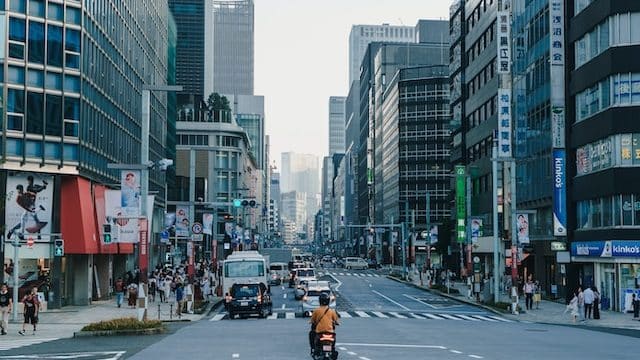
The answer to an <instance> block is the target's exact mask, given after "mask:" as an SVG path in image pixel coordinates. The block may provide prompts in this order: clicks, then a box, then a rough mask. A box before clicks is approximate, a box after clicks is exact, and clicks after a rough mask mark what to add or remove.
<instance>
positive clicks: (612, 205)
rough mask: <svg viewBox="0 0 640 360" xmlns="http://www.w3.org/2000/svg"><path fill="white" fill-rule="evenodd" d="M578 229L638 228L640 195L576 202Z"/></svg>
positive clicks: (639, 222)
mask: <svg viewBox="0 0 640 360" xmlns="http://www.w3.org/2000/svg"><path fill="white" fill-rule="evenodd" d="M577 216H578V227H577V228H578V229H579V230H580V229H582V230H584V229H596V228H613V227H634V228H640V194H616V195H613V196H607V197H603V198H597V199H591V200H584V201H578V204H577Z"/></svg>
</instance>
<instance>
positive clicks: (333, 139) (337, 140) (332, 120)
mask: <svg viewBox="0 0 640 360" xmlns="http://www.w3.org/2000/svg"><path fill="white" fill-rule="evenodd" d="M345 100H346V98H345V97H344V96H331V97H329V156H332V155H333V154H335V153H344V150H345V148H344V124H345V122H344V116H345V108H344V104H345Z"/></svg>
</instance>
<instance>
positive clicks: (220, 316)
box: [209, 314, 227, 321]
mask: <svg viewBox="0 0 640 360" xmlns="http://www.w3.org/2000/svg"><path fill="white" fill-rule="evenodd" d="M225 316H227V314H216V315H215V316H214V317H212V318H211V319H209V321H220V320H222V319H223V318H224V317H225Z"/></svg>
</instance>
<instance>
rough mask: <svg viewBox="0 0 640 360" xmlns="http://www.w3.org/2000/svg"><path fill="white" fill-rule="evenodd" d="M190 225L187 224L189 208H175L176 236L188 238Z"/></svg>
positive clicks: (182, 206)
mask: <svg viewBox="0 0 640 360" xmlns="http://www.w3.org/2000/svg"><path fill="white" fill-rule="evenodd" d="M190 229H191V223H190V222H189V206H186V205H178V206H176V236H181V237H189V230H190Z"/></svg>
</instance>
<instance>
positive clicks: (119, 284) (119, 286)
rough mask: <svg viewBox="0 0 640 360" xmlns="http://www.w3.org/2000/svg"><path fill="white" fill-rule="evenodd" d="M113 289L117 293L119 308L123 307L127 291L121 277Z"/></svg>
mask: <svg viewBox="0 0 640 360" xmlns="http://www.w3.org/2000/svg"><path fill="white" fill-rule="evenodd" d="M113 287H114V291H115V293H116V305H118V307H121V306H122V301H123V300H124V290H125V286H124V281H122V278H121V277H119V278H118V279H116V282H115V284H114V285H113Z"/></svg>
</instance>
